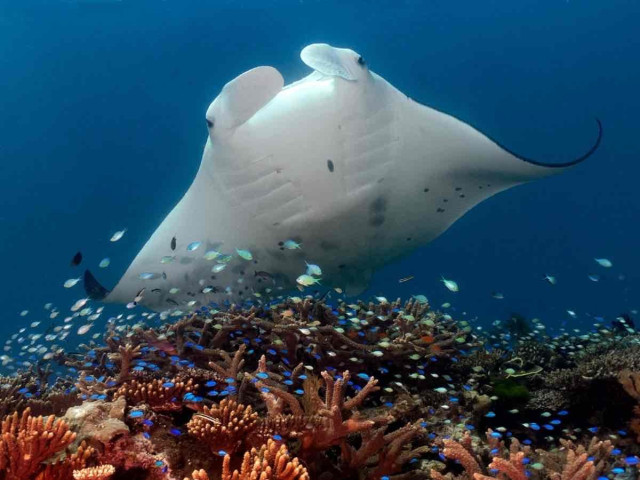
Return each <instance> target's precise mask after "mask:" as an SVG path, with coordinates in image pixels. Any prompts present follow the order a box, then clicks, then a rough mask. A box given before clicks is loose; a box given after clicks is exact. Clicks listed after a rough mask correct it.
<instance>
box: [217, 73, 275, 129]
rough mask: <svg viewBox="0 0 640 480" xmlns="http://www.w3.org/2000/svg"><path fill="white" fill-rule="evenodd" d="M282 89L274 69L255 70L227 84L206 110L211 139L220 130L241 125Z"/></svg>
mask: <svg viewBox="0 0 640 480" xmlns="http://www.w3.org/2000/svg"><path fill="white" fill-rule="evenodd" d="M283 86H284V79H283V78H282V75H280V72H278V70H276V69H275V68H273V67H256V68H253V69H251V70H249V71H248V72H245V73H243V74H242V75H239V76H237V77H236V78H234V79H233V80H231V81H230V82H229V83H227V84H226V85H225V86H224V87H223V88H222V91H221V92H220V95H218V97H217V98H216V99H215V100H214V101H213V103H212V104H211V105H210V106H209V109H208V110H207V124H208V125H209V128H210V130H211V132H210V133H211V135H212V136H213V134H214V132H215V131H217V130H220V129H230V128H235V127H238V126H240V125H242V124H243V123H244V122H246V121H247V120H249V119H250V118H251V117H252V116H253V115H255V113H256V112H257V111H258V110H260V109H261V108H262V107H264V106H265V105H266V104H267V103H269V102H270V101H271V100H272V99H273V98H274V97H275V96H276V95H277V94H278V93H279V92H280V91H281V90H282V87H283Z"/></svg>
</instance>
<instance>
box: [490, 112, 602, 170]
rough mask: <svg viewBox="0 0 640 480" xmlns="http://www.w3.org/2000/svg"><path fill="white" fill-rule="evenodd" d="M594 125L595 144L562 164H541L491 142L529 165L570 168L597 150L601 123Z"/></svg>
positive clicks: (598, 120) (600, 138)
mask: <svg viewBox="0 0 640 480" xmlns="http://www.w3.org/2000/svg"><path fill="white" fill-rule="evenodd" d="M596 123H597V124H598V137H597V138H596V140H595V142H593V145H592V146H591V148H590V149H589V150H587V151H586V152H585V153H584V154H583V155H581V156H579V157H578V158H574V159H573V160H569V161H566V162H562V163H545V162H541V161H539V160H532V159H531V158H527V157H523V156H522V155H518V154H517V153H515V152H514V151H513V150H510V149H508V148H507V147H505V146H504V145H502V144H501V143H499V142H496V141H495V140H493V141H494V142H495V143H496V144H497V145H498V146H499V147H500V148H502V149H503V150H505V151H507V152H508V153H510V154H511V155H513V156H514V157H516V158H518V159H520V160H522V161H524V162H527V163H531V164H533V165H538V166H540V167H549V168H565V167H571V166H573V165H577V164H578V163H580V162H583V161H584V160H586V159H587V158H589V157H590V156H591V155H593V154H594V153H595V151H596V150H598V147H599V146H600V142H601V141H602V122H601V121H600V119H599V118H596Z"/></svg>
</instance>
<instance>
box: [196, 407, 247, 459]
mask: <svg viewBox="0 0 640 480" xmlns="http://www.w3.org/2000/svg"><path fill="white" fill-rule="evenodd" d="M257 425H258V414H257V413H256V412H254V411H253V408H251V406H245V405H242V404H240V403H238V402H236V401H235V400H232V399H228V398H225V399H224V400H222V401H221V402H220V403H219V404H218V405H214V406H212V407H203V409H202V411H201V412H198V413H196V414H195V415H194V416H193V417H192V418H191V420H189V423H188V424H187V429H188V430H189V433H190V434H191V435H193V436H194V437H197V438H199V439H200V440H202V441H204V442H206V443H207V445H209V447H210V448H211V450H212V451H213V452H218V451H220V450H223V451H224V452H226V453H233V452H234V451H235V450H236V449H237V448H238V447H239V446H240V445H241V444H242V442H243V441H244V440H245V439H246V438H247V436H248V435H249V434H251V432H253V431H254V430H255V428H256V426H257Z"/></svg>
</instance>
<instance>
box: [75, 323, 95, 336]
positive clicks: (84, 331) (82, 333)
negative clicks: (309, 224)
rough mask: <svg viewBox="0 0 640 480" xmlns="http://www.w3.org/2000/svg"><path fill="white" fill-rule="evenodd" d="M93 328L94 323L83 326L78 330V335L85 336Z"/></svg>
mask: <svg viewBox="0 0 640 480" xmlns="http://www.w3.org/2000/svg"><path fill="white" fill-rule="evenodd" d="M92 326H93V324H92V323H87V324H86V325H82V326H81V327H80V328H78V335H84V334H85V333H87V332H88V331H89V330H90V329H91V327H92Z"/></svg>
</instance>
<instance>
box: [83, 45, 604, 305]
mask: <svg viewBox="0 0 640 480" xmlns="http://www.w3.org/2000/svg"><path fill="white" fill-rule="evenodd" d="M301 58H302V60H303V62H304V63H306V64H307V65H308V66H309V67H311V68H313V69H314V72H313V73H312V74H311V75H309V76H308V77H306V78H304V79H302V80H300V81H298V82H295V83H293V84H291V85H288V86H286V87H284V81H283V78H282V76H281V75H280V73H279V72H278V71H277V70H275V69H274V68H272V67H257V68H255V69H253V70H250V71H248V72H246V73H244V74H242V75H240V76H239V77H237V78H236V79H234V80H232V81H231V82H229V83H228V84H227V85H225V87H224V88H223V89H222V91H221V93H220V95H218V97H217V98H216V99H215V100H214V101H213V103H212V104H211V106H210V107H209V109H208V110H207V113H206V121H207V126H208V129H209V138H208V140H207V144H206V146H205V149H204V154H203V156H202V161H201V164H200V169H199V170H198V173H197V175H196V177H195V179H194V181H193V183H192V185H191V186H190V188H189V189H188V190H187V192H186V194H185V195H184V197H183V198H182V199H181V200H180V202H179V203H178V204H177V205H176V206H175V208H174V209H173V210H172V211H171V213H169V215H168V216H167V217H166V218H165V219H164V221H163V222H162V223H161V224H160V226H159V227H158V228H157V230H156V231H155V232H154V234H153V235H152V236H151V238H150V239H149V240H148V241H147V243H146V244H145V246H144V247H143V248H142V250H141V251H140V252H139V253H138V255H137V256H136V257H135V259H134V260H133V262H132V263H131V265H130V266H129V268H128V269H127V271H126V272H125V274H124V275H123V277H122V278H121V279H120V281H119V282H118V284H117V285H116V286H115V288H114V289H113V290H112V291H110V292H109V291H107V290H106V289H104V288H103V287H102V286H100V284H99V283H98V282H97V280H96V279H95V278H94V277H93V276H92V275H91V273H90V272H86V273H85V288H86V290H87V292H88V294H89V295H90V296H91V297H92V298H99V299H104V300H105V301H110V302H122V303H128V302H131V301H133V300H134V299H135V300H136V301H137V302H138V303H140V304H142V305H144V306H147V307H149V308H152V309H154V310H168V309H174V310H175V309H179V310H181V311H188V310H191V309H195V308H198V307H200V306H203V305H209V304H211V303H218V304H220V303H223V302H238V301H242V300H243V299H253V300H256V296H254V295H256V294H258V295H261V294H264V293H265V292H269V291H271V293H272V294H274V293H275V294H278V293H279V291H280V290H284V289H288V288H291V287H293V286H295V285H296V279H298V278H299V277H300V275H302V274H304V273H305V270H306V268H307V265H306V262H308V263H310V264H316V265H319V266H320V267H321V268H322V275H321V282H322V285H323V286H339V287H342V288H344V289H345V290H346V291H347V293H358V292H359V291H361V290H362V289H364V288H365V287H366V286H367V284H368V282H369V278H370V276H371V273H372V271H373V270H375V269H376V268H378V267H380V266H382V265H383V264H385V263H388V262H389V261H391V260H393V259H395V258H398V257H399V256H401V255H404V254H406V253H408V252H410V251H411V250H413V249H414V248H416V247H418V246H420V245H423V244H425V243H427V242H429V241H431V240H433V239H434V238H435V237H437V236H438V235H440V234H441V233H442V232H444V231H445V230H446V229H447V228H448V227H449V226H450V225H451V224H452V223H453V222H455V221H456V220H457V219H458V218H460V216H462V215H463V214H464V213H465V212H466V211H468V210H469V209H471V208H472V207H473V206H475V205H477V204H478V203H480V202H481V201H483V200H485V199H486V198H488V197H490V196H491V195H494V194H496V193H497V192H500V191H502V190H505V189H507V188H509V187H512V186H514V185H518V184H521V183H524V182H527V181H529V180H533V179H537V178H542V177H545V176H548V175H551V174H555V173H559V172H562V171H564V170H565V169H567V168H569V167H570V166H572V165H575V164H577V163H579V162H580V161H582V160H584V159H585V158H587V157H588V156H589V155H591V153H593V152H594V151H595V150H596V148H597V147H598V145H599V143H600V138H601V134H602V130H601V128H600V130H599V133H598V138H597V141H596V142H595V145H594V146H593V147H592V148H591V149H590V150H589V151H588V152H587V153H586V154H585V155H583V156H582V157H580V158H578V159H576V160H574V161H571V162H567V163H564V164H560V165H544V164H542V163H539V162H535V161H532V160H527V159H524V158H521V157H518V156H516V155H515V154H513V153H511V152H510V151H508V150H506V149H504V148H503V147H501V146H500V145H498V144H497V143H495V142H494V141H492V140H490V139H489V138H487V137H486V136H485V135H483V134H481V133H480V132H478V131H477V130H475V129H474V128H472V127H471V126H469V125H467V124H465V123H463V122H461V121H459V120H457V119H456V118H454V117H451V116H449V115H446V114H443V113H441V112H438V111H436V110H433V109H431V108H428V107H425V106H423V105H420V104H418V103H416V102H414V101H412V100H411V99H409V98H408V97H407V96H406V95H404V94H403V93H401V92H400V91H398V90H397V89H395V88H394V87H393V86H392V85H390V84H389V83H388V82H386V81H385V80H384V79H383V78H381V77H380V76H378V75H376V74H375V73H373V72H371V71H370V70H369V69H368V67H367V65H366V63H365V62H364V60H363V59H362V57H360V56H359V55H358V54H357V53H356V52H354V51H352V50H348V49H339V48H334V47H331V46H329V45H326V44H314V45H310V46H308V47H306V48H305V49H304V50H303V51H302V53H301ZM598 126H599V127H600V123H599V122H598ZM298 244H299V245H300V248H295V247H297V245H298ZM318 278H320V277H318V276H313V275H309V276H308V277H304V278H302V279H301V280H300V282H298V283H311V282H313V281H315V280H317V279H318ZM314 279H315V280H314Z"/></svg>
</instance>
